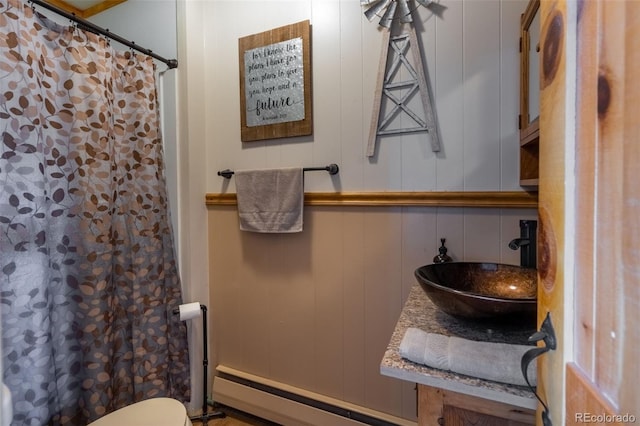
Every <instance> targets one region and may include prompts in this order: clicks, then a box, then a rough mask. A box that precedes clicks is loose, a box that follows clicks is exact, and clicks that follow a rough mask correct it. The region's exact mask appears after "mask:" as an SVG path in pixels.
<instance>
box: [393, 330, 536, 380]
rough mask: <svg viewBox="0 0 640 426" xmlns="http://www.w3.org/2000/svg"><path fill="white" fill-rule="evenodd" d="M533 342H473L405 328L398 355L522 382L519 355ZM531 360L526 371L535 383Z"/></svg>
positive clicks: (474, 374) (443, 367) (471, 373)
mask: <svg viewBox="0 0 640 426" xmlns="http://www.w3.org/2000/svg"><path fill="white" fill-rule="evenodd" d="M532 348H533V346H527V345H511V344H506V343H492V342H477V341H473V340H467V339H462V338H460V337H455V336H443V335H441V334H435V333H427V332H425V331H423V330H420V329H418V328H408V329H407V331H406V332H405V334H404V337H403V338H402V342H401V343H400V348H399V351H400V356H401V357H403V358H406V359H408V360H409V361H413V362H415V363H418V364H424V365H427V366H429V367H433V368H438V369H441V370H447V371H452V372H454V373H458V374H464V375H466V376H471V377H478V378H481V379H487V380H493V381H496V382H501V383H509V384H513V385H520V386H526V385H527V382H526V381H525V380H524V377H523V376H522V368H521V363H520V361H521V359H522V356H523V355H524V353H525V352H527V351H528V350H529V349H532ZM535 367H536V366H535V363H531V364H530V365H529V367H528V370H527V374H528V377H529V381H530V383H531V385H532V386H535V385H536V368H535Z"/></svg>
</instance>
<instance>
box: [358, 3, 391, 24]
mask: <svg viewBox="0 0 640 426" xmlns="http://www.w3.org/2000/svg"><path fill="white" fill-rule="evenodd" d="M360 1H361V2H362V1H366V0H360ZM389 3H391V0H373V1H371V2H369V3H368V4H370V5H371V7H369V8H368V9H367V10H365V12H364V16H366V17H367V19H368V20H369V21H372V20H373V17H374V16H376V15H378V14H379V13H380V12H381V11H382V10H383V9H385V8H386V7H387V6H388V5H389Z"/></svg>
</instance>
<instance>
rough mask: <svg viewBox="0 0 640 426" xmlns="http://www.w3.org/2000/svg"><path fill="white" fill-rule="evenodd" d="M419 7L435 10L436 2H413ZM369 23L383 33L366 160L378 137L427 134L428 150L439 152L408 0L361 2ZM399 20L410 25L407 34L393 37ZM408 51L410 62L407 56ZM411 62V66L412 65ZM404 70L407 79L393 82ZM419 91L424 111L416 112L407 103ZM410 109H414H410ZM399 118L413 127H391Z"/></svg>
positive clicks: (427, 86) (427, 87) (421, 59)
mask: <svg viewBox="0 0 640 426" xmlns="http://www.w3.org/2000/svg"><path fill="white" fill-rule="evenodd" d="M415 1H416V2H417V3H418V4H419V5H421V6H424V7H426V8H428V9H430V10H432V11H436V9H437V8H438V7H441V6H439V4H438V3H436V2H434V1H432V0H415ZM360 5H361V6H364V7H365V11H364V14H365V16H366V17H367V19H368V20H369V21H372V20H373V19H374V18H375V17H376V16H377V17H379V18H380V20H379V25H380V26H381V27H382V28H383V30H384V39H383V46H382V54H381V56H380V65H379V70H378V84H377V87H376V93H375V98H374V104H373V113H372V116H371V128H370V130H369V141H368V144H367V157H373V155H374V154H375V150H376V141H377V139H378V136H385V135H399V134H407V133H416V132H428V133H429V134H430V136H431V150H432V151H434V152H437V151H440V136H439V132H438V126H437V123H436V117H435V113H434V107H433V101H432V96H431V93H430V89H429V85H428V84H427V80H426V73H425V71H424V66H423V63H424V62H423V58H422V52H421V49H420V45H419V44H418V38H417V35H416V31H415V28H414V26H413V11H414V10H415V9H416V8H417V6H415V7H413V8H412V7H411V6H410V4H409V0H360ZM396 20H398V21H399V22H400V23H402V24H409V25H408V26H409V31H408V32H406V33H402V34H400V35H397V36H392V35H391V33H392V31H391V30H392V26H393V23H394V21H396ZM409 52H411V56H412V60H410V59H409V57H408V56H407V55H409ZM412 62H413V63H412ZM401 69H404V70H405V71H406V72H407V73H408V76H409V77H408V78H407V79H405V80H402V81H396V80H397V79H398V76H399V75H400V74H401V73H400V70H401ZM416 92H418V93H419V94H420V100H421V106H422V109H423V111H421V112H422V114H421V112H420V111H416V110H415V108H414V107H411V106H410V105H408V101H409V100H410V99H411V98H412V97H413V96H414V95H415V94H416ZM412 108H413V109H412ZM399 116H406V117H409V118H410V119H411V120H409V121H410V122H411V123H412V124H413V126H411V127H403V128H392V127H391V126H390V124H391V123H392V122H394V120H395V119H397V117H399Z"/></svg>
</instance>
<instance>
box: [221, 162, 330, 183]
mask: <svg viewBox="0 0 640 426" xmlns="http://www.w3.org/2000/svg"><path fill="white" fill-rule="evenodd" d="M317 170H324V171H327V172H329V174H330V175H335V174H338V172H339V171H340V168H338V165H337V164H335V163H333V164H329V165H328V166H325V167H305V168H303V169H302V171H303V172H313V171H317ZM233 173H234V172H233V170H229V169H225V170H219V171H218V176H222V177H224V178H227V179H231V176H233Z"/></svg>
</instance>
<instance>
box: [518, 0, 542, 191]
mask: <svg viewBox="0 0 640 426" xmlns="http://www.w3.org/2000/svg"><path fill="white" fill-rule="evenodd" d="M539 9H540V0H529V4H528V5H527V9H526V10H525V12H524V13H523V14H522V17H521V21H520V115H519V120H518V121H519V123H518V124H519V128H520V186H522V187H525V188H527V189H529V190H534V191H537V189H538V177H539V176H538V175H539V162H540V161H539V145H540V120H539V116H540V83H539V81H540V72H539V62H540V61H539V50H540V49H539V44H540V13H539Z"/></svg>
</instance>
